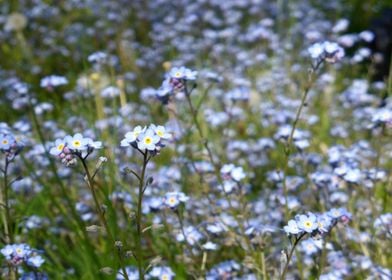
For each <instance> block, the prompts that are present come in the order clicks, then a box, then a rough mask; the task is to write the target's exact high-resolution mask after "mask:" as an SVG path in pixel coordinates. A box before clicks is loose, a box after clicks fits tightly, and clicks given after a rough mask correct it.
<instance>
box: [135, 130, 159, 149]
mask: <svg viewBox="0 0 392 280" xmlns="http://www.w3.org/2000/svg"><path fill="white" fill-rule="evenodd" d="M137 140H138V141H137V147H138V148H139V149H140V150H149V151H154V150H155V149H156V144H158V143H159V140H160V137H159V136H158V135H156V134H155V132H154V131H153V130H152V129H147V130H146V132H144V133H142V134H140V135H139V136H138V138H137Z"/></svg>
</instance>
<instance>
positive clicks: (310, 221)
mask: <svg viewBox="0 0 392 280" xmlns="http://www.w3.org/2000/svg"><path fill="white" fill-rule="evenodd" d="M296 220H297V225H298V228H299V229H301V230H303V231H305V232H307V233H311V232H313V231H314V230H316V229H317V227H318V224H317V216H316V215H314V214H313V213H308V215H299V216H297V217H296Z"/></svg>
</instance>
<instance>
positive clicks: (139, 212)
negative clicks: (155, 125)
mask: <svg viewBox="0 0 392 280" xmlns="http://www.w3.org/2000/svg"><path fill="white" fill-rule="evenodd" d="M139 151H140V150H139ZM140 152H141V153H142V154H143V167H142V173H141V175H140V176H136V177H137V178H138V179H139V193H138V203H137V212H136V227H137V234H136V239H137V240H136V242H137V244H136V253H137V266H138V270H139V279H141V280H143V279H144V270H143V249H142V203H143V194H144V181H145V174H146V168H147V163H148V161H149V160H150V157H149V156H148V152H147V151H145V152H142V151H140Z"/></svg>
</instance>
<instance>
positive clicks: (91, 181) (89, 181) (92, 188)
mask: <svg viewBox="0 0 392 280" xmlns="http://www.w3.org/2000/svg"><path fill="white" fill-rule="evenodd" d="M79 158H80V160H81V162H82V165H83V168H84V171H85V172H86V176H87V184H88V186H89V188H90V191H91V194H92V196H93V200H94V203H95V207H96V209H97V212H98V216H99V219H100V221H101V224H103V225H104V227H105V230H106V232H107V234H108V237H109V239H110V243H111V246H113V248H114V251H116V252H117V257H118V260H119V262H120V266H121V271H122V274H123V276H124V277H125V279H126V280H129V277H128V273H127V271H126V269H125V266H124V260H123V257H122V254H121V251H120V250H119V248H118V247H116V245H115V242H116V241H115V239H114V237H113V235H112V233H111V231H110V228H109V225H108V223H107V221H106V218H105V213H104V212H103V211H102V208H101V205H100V204H99V201H98V197H97V193H96V190H95V184H94V179H93V178H92V176H91V174H90V171H89V169H88V166H87V163H86V161H85V158H82V157H81V156H79Z"/></svg>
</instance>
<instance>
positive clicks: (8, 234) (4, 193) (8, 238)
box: [0, 155, 18, 280]
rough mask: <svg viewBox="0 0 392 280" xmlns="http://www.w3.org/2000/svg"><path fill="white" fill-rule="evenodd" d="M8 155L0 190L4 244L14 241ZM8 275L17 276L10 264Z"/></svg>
mask: <svg viewBox="0 0 392 280" xmlns="http://www.w3.org/2000/svg"><path fill="white" fill-rule="evenodd" d="M9 163H10V162H9V160H8V155H6V156H5V160H4V169H3V170H2V172H3V187H2V188H1V191H0V204H1V207H2V208H4V211H1V216H2V220H3V224H4V241H5V243H6V244H12V243H14V235H13V234H12V230H11V227H10V222H11V220H10V208H9V201H8V188H9V186H10V185H9V183H8V166H9ZM8 277H9V279H11V280H15V279H17V278H18V275H17V271H16V269H15V268H14V267H13V266H12V265H9V266H8Z"/></svg>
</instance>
